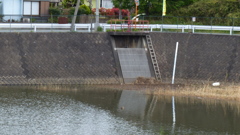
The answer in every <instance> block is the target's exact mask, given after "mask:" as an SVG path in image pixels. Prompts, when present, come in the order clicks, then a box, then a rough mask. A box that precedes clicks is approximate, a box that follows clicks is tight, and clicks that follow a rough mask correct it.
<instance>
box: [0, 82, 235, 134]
mask: <svg viewBox="0 0 240 135" xmlns="http://www.w3.org/2000/svg"><path fill="white" fill-rule="evenodd" d="M172 105H173V101H172V97H156V96H153V95H145V94H143V93H142V92H139V91H128V90H123V91H117V90H107V89H93V88H89V87H79V86H74V87H71V88H67V87H64V88H61V90H59V89H58V90H52V88H49V89H45V90H39V89H36V88H34V87H32V88H30V87H28V88H26V87H15V86H14V87H0V132H1V135H148V134H149V135H155V134H156V135H165V134H166V135H167V134H176V135H181V134H183V135H185V134H189V135H190V134H194V135H195V134H203V135H205V134H211V135H212V134H216V135H219V134H228V135H235V134H240V128H239V125H240V122H239V121H240V104H239V103H237V102H220V101H215V100H206V99H199V98H198V99H189V98H183V97H182V98H177V97H175V101H174V105H175V114H176V115H175V117H176V122H175V123H174V122H173V107H172Z"/></svg>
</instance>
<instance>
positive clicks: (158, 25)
mask: <svg viewBox="0 0 240 135" xmlns="http://www.w3.org/2000/svg"><path fill="white" fill-rule="evenodd" d="M72 17H73V16H71V15H58V16H53V15H45V16H38V17H36V16H18V15H4V16H0V32H69V31H70V28H71V19H72ZM95 17H96V16H95V15H80V16H77V20H76V24H75V26H74V27H75V29H74V30H75V31H76V32H93V31H94V29H95V28H94V26H95V25H94V24H95V21H96V19H95ZM99 18H100V21H99V22H100V25H99V26H100V27H101V28H102V31H104V32H107V31H116V30H120V31H123V30H124V28H125V29H126V28H128V27H129V26H128V25H129V24H127V23H123V22H121V23H118V24H117V23H115V24H113V23H112V24H111V23H110V22H111V20H113V19H114V20H116V19H118V18H121V19H125V20H128V19H129V18H131V17H126V16H125V17H119V16H100V17H99ZM139 20H144V21H146V20H147V21H148V22H149V24H144V26H143V24H132V25H134V26H133V27H134V29H133V30H136V31H139V30H140V29H141V31H149V32H178V33H185V32H190V33H208V34H209V33H216V34H229V35H235V34H240V18H213V17H173V16H164V17H163V16H140V17H139ZM125 31H126V30H125Z"/></svg>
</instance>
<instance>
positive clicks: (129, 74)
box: [110, 33, 156, 83]
mask: <svg viewBox="0 0 240 135" xmlns="http://www.w3.org/2000/svg"><path fill="white" fill-rule="evenodd" d="M147 34H148V33H111V34H110V35H111V41H112V45H113V48H114V49H113V50H114V53H115V59H116V63H118V64H117V66H118V67H119V69H118V74H119V75H120V76H121V77H122V78H123V80H122V82H124V83H133V82H134V81H135V80H136V79H137V78H138V77H146V78H150V77H154V78H155V77H156V75H155V72H154V71H155V70H154V65H153V63H152V60H151V59H152V57H151V53H150V52H149V47H148V42H147Z"/></svg>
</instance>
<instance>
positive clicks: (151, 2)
mask: <svg viewBox="0 0 240 135" xmlns="http://www.w3.org/2000/svg"><path fill="white" fill-rule="evenodd" d="M196 1H199V0H166V2H167V3H166V4H167V13H172V12H174V11H175V10H178V9H179V8H180V7H185V6H188V5H190V4H192V3H194V2H196ZM112 2H113V4H114V6H115V7H117V8H120V9H129V10H130V11H134V10H133V9H134V8H135V3H134V0H112ZM139 2H140V5H139V7H138V9H139V13H146V14H147V15H161V14H162V5H163V0H139Z"/></svg>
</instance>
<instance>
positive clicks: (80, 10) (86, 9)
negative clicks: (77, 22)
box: [69, 5, 91, 15]
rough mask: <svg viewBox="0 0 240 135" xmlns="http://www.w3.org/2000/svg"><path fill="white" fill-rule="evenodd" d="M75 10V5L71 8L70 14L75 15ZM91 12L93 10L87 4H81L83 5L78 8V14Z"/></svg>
mask: <svg viewBox="0 0 240 135" xmlns="http://www.w3.org/2000/svg"><path fill="white" fill-rule="evenodd" d="M74 12H75V8H74V7H72V8H70V10H69V14H70V15H74ZM90 13H91V10H90V8H89V7H88V6H86V5H81V6H79V8H78V12H77V15H81V14H87V15H88V14H90Z"/></svg>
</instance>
